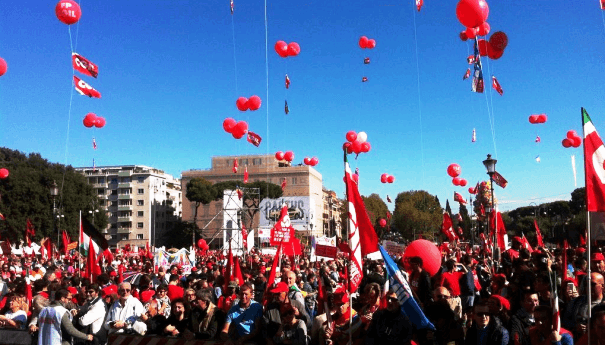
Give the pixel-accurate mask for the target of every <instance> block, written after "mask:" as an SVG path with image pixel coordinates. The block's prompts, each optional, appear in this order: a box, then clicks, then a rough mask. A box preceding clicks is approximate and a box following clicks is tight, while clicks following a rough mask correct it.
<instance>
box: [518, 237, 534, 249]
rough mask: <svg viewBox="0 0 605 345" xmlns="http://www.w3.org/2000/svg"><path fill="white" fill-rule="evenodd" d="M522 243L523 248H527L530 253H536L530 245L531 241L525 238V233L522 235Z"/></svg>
mask: <svg viewBox="0 0 605 345" xmlns="http://www.w3.org/2000/svg"><path fill="white" fill-rule="evenodd" d="M521 241H522V243H521V246H523V248H527V250H529V252H530V253H533V252H534V249H533V248H532V247H531V245H530V244H529V241H528V240H527V238H526V237H525V234H524V233H521Z"/></svg>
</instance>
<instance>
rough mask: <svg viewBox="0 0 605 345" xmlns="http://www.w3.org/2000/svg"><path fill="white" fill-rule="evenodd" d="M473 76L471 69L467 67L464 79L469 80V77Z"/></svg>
mask: <svg viewBox="0 0 605 345" xmlns="http://www.w3.org/2000/svg"><path fill="white" fill-rule="evenodd" d="M470 76H471V69H470V68H467V69H466V72H465V73H464V75H463V76H462V80H467V79H468V78H469V77H470Z"/></svg>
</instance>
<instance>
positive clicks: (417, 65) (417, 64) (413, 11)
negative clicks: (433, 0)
mask: <svg viewBox="0 0 605 345" xmlns="http://www.w3.org/2000/svg"><path fill="white" fill-rule="evenodd" d="M412 4H413V6H412V13H413V16H412V17H413V18H414V46H415V48H416V80H417V87H418V120H419V122H420V157H421V162H422V185H423V186H424V174H425V169H424V143H423V135H422V101H421V95H420V63H419V61H418V33H417V28H416V10H417V9H416V5H415V4H414V3H412Z"/></svg>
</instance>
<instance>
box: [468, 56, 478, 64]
mask: <svg viewBox="0 0 605 345" xmlns="http://www.w3.org/2000/svg"><path fill="white" fill-rule="evenodd" d="M475 61H476V60H475V55H469V56H468V57H467V58H466V62H468V64H469V65H472V64H474V63H475Z"/></svg>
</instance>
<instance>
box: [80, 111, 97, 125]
mask: <svg viewBox="0 0 605 345" xmlns="http://www.w3.org/2000/svg"><path fill="white" fill-rule="evenodd" d="M96 120H97V115H95V114H94V113H88V114H86V116H84V120H82V123H84V127H86V128H90V127H92V126H94V125H95V121H96Z"/></svg>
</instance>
